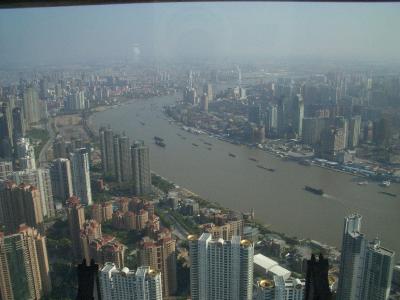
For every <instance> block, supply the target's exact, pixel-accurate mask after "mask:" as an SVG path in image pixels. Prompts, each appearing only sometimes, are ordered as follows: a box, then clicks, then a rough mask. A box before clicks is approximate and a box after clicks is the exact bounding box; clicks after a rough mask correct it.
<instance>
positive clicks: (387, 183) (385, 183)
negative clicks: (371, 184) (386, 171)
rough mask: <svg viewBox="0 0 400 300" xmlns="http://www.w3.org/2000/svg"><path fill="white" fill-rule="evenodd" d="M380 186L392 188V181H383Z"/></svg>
mask: <svg viewBox="0 0 400 300" xmlns="http://www.w3.org/2000/svg"><path fill="white" fill-rule="evenodd" d="M380 186H383V187H388V186H390V181H389V180H384V181H382V182H381V183H380Z"/></svg>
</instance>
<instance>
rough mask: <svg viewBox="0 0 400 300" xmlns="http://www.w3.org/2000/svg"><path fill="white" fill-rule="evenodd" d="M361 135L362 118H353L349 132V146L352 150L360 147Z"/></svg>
mask: <svg viewBox="0 0 400 300" xmlns="http://www.w3.org/2000/svg"><path fill="white" fill-rule="evenodd" d="M360 135H361V116H355V117H352V118H351V119H350V121H349V132H348V141H347V145H348V146H349V147H350V148H355V147H357V146H358V143H359V141H360Z"/></svg>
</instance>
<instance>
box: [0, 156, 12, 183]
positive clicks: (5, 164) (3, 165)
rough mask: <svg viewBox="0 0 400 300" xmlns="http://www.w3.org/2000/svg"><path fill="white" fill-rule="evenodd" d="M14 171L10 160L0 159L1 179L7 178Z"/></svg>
mask: <svg viewBox="0 0 400 300" xmlns="http://www.w3.org/2000/svg"><path fill="white" fill-rule="evenodd" d="M12 172H13V164H12V161H10V160H0V179H1V180H5V179H7V177H8V176H9V175H10V174H11V173H12Z"/></svg>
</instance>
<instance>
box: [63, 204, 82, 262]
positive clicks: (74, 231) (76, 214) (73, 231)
mask: <svg viewBox="0 0 400 300" xmlns="http://www.w3.org/2000/svg"><path fill="white" fill-rule="evenodd" d="M66 211H67V218H68V227H69V234H70V237H71V242H72V251H73V254H74V256H75V257H76V258H81V256H82V255H81V242H80V233H81V230H82V229H83V224H84V223H85V208H84V207H83V206H82V205H81V203H80V201H79V199H78V198H77V197H75V196H73V197H71V198H69V199H68V200H67V203H66Z"/></svg>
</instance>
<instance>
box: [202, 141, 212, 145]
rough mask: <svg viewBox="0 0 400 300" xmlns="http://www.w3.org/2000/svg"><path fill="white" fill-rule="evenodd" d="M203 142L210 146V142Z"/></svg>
mask: <svg viewBox="0 0 400 300" xmlns="http://www.w3.org/2000/svg"><path fill="white" fill-rule="evenodd" d="M204 144H205V145H208V146H212V144H211V143H209V142H204Z"/></svg>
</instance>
